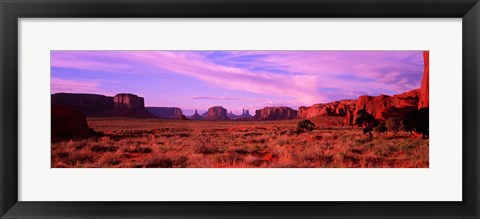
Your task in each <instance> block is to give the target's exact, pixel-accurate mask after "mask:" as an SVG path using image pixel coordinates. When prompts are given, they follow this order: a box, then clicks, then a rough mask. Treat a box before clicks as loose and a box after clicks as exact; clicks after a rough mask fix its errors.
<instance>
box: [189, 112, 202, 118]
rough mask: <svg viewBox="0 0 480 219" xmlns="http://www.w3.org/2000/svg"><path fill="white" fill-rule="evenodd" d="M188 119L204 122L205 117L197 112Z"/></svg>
mask: <svg viewBox="0 0 480 219" xmlns="http://www.w3.org/2000/svg"><path fill="white" fill-rule="evenodd" d="M188 119H191V120H203V116H201V115H200V114H198V111H197V110H195V113H194V114H193V115H191V116H189V117H188Z"/></svg>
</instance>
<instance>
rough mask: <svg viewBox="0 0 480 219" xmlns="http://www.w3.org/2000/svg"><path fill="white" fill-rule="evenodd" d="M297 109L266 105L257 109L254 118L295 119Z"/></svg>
mask: <svg viewBox="0 0 480 219" xmlns="http://www.w3.org/2000/svg"><path fill="white" fill-rule="evenodd" d="M296 117H297V111H296V110H294V109H292V108H290V107H285V106H282V107H265V108H263V109H259V110H256V111H255V116H254V117H253V118H254V119H257V120H284V119H295V118H296Z"/></svg>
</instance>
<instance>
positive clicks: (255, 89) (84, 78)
mask: <svg viewBox="0 0 480 219" xmlns="http://www.w3.org/2000/svg"><path fill="white" fill-rule="evenodd" d="M423 65H424V64H423V54H422V51H63V50H62V51H58V50H55V51H51V93H52V94H53V93H60V92H65V93H93V94H102V95H107V96H114V95H115V94H117V93H132V94H136V95H139V96H141V97H144V98H145V105H146V106H158V107H180V108H182V110H183V111H184V114H185V115H191V114H192V113H193V111H194V110H195V109H198V111H199V113H202V112H204V111H206V110H208V108H210V107H212V106H223V107H224V108H226V109H227V110H228V111H229V112H230V111H233V113H235V114H241V112H242V109H249V110H250V114H254V112H255V110H256V109H261V108H263V107H266V106H288V107H292V108H293V109H297V108H298V107H299V106H311V105H313V104H316V103H327V102H332V101H336V100H342V99H357V98H358V96H361V95H372V96H374V95H380V94H386V95H394V94H399V93H402V92H405V91H410V90H413V89H417V88H420V83H421V79H422V75H423Z"/></svg>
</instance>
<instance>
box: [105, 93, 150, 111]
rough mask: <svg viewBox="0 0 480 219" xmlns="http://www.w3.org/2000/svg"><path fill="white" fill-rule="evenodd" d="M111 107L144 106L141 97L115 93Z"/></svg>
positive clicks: (131, 107) (128, 107) (135, 107)
mask: <svg viewBox="0 0 480 219" xmlns="http://www.w3.org/2000/svg"><path fill="white" fill-rule="evenodd" d="M113 107H114V108H118V109H142V108H144V107H145V103H144V100H143V97H139V96H137V95H135V94H117V95H115V97H113Z"/></svg>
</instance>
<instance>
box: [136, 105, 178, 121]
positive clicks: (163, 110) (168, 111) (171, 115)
mask: <svg viewBox="0 0 480 219" xmlns="http://www.w3.org/2000/svg"><path fill="white" fill-rule="evenodd" d="M145 109H147V110H148V111H149V112H150V113H152V114H153V115H155V116H156V117H158V118H161V119H181V118H182V116H183V112H182V109H180V108H178V107H145Z"/></svg>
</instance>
